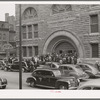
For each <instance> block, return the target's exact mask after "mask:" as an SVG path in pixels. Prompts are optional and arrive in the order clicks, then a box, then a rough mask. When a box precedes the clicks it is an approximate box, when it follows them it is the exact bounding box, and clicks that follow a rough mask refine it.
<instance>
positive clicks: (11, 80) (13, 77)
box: [0, 70, 93, 90]
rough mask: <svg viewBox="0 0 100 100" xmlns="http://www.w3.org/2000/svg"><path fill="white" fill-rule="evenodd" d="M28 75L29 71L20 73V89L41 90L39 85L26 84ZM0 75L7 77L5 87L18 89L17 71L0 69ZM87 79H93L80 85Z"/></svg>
mask: <svg viewBox="0 0 100 100" xmlns="http://www.w3.org/2000/svg"><path fill="white" fill-rule="evenodd" d="M30 75H31V73H29V72H28V73H22V89H31V90H36V89H37V90H40V89H42V90H43V89H44V88H40V87H34V88H32V87H30V86H28V85H27V83H26V79H27V77H28V76H30ZM0 77H1V78H6V79H7V81H8V85H7V87H6V89H19V72H9V71H4V70H0ZM88 80H93V79H87V80H85V81H82V82H81V83H80V85H81V84H83V83H84V82H86V81H88Z"/></svg>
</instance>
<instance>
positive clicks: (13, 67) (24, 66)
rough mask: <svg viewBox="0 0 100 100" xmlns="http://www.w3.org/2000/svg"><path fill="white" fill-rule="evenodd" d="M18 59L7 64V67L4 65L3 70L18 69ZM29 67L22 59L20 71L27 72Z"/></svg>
mask: <svg viewBox="0 0 100 100" xmlns="http://www.w3.org/2000/svg"><path fill="white" fill-rule="evenodd" d="M19 67H20V66H19V61H14V62H13V63H12V64H10V63H9V64H8V66H7V67H5V71H8V70H9V71H19ZM29 71H30V68H29V66H28V65H27V63H26V62H25V61H22V72H29Z"/></svg>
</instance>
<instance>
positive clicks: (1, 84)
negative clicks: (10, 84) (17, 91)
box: [0, 78, 7, 89]
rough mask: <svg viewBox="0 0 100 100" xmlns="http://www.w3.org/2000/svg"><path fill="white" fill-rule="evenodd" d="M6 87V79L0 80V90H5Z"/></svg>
mask: <svg viewBox="0 0 100 100" xmlns="http://www.w3.org/2000/svg"><path fill="white" fill-rule="evenodd" d="M6 85H7V79H5V78H0V89H5V88H6Z"/></svg>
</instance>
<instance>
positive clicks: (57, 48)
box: [43, 31, 84, 58]
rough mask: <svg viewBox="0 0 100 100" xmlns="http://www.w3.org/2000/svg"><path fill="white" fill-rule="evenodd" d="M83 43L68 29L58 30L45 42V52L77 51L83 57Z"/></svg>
mask: <svg viewBox="0 0 100 100" xmlns="http://www.w3.org/2000/svg"><path fill="white" fill-rule="evenodd" d="M83 51H84V50H83V48H82V45H81V43H80V41H79V40H78V38H77V37H76V36H75V35H74V34H72V33H69V32H67V31H57V32H55V33H53V34H52V35H51V36H50V37H49V38H48V39H47V41H46V42H45V44H44V48H43V54H46V53H52V52H56V53H61V52H64V53H68V52H77V54H78V56H79V57H81V58H83V55H84V52H83Z"/></svg>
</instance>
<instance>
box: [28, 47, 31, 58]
mask: <svg viewBox="0 0 100 100" xmlns="http://www.w3.org/2000/svg"><path fill="white" fill-rule="evenodd" d="M28 52H29V57H31V56H32V47H31V46H30V47H28Z"/></svg>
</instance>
